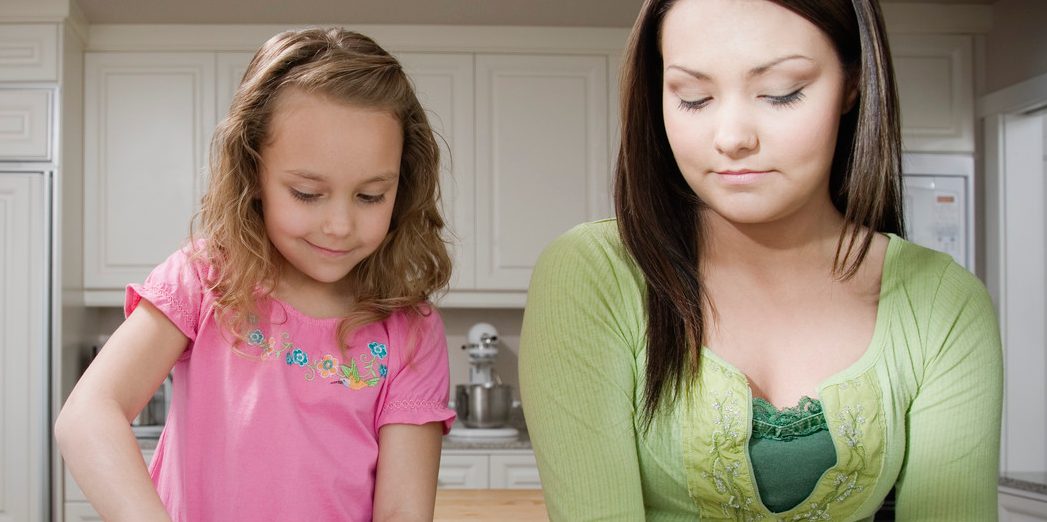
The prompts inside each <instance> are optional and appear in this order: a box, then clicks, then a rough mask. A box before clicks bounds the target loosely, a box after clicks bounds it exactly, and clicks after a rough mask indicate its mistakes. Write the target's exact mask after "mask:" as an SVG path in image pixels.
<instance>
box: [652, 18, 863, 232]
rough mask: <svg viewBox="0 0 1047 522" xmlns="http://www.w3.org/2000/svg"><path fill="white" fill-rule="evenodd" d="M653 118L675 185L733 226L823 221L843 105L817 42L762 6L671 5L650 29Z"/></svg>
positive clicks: (821, 40)
mask: <svg viewBox="0 0 1047 522" xmlns="http://www.w3.org/2000/svg"><path fill="white" fill-rule="evenodd" d="M661 51H662V58H663V66H664V69H663V75H664V82H663V89H662V112H663V116H664V119H665V131H666V134H667V135H668V138H669V145H670V146H671V147H672V151H673V155H674V156H675V158H676V162H677V164H678V165H679V167H680V171H681V172H682V173H683V176H684V178H685V179H686V180H687V184H688V185H690V187H691V189H692V190H694V192H695V193H696V194H697V195H698V196H699V197H700V198H701V200H702V201H703V202H704V203H705V204H706V205H707V206H708V207H709V208H711V209H712V210H713V211H714V212H716V213H717V214H719V215H720V216H722V217H723V218H724V219H726V220H728V221H731V222H735V223H739V224H743V223H744V224H756V223H771V222H776V221H779V220H782V219H785V218H788V217H790V216H793V215H795V214H796V213H797V212H798V211H801V210H803V211H804V212H808V211H810V212H825V211H826V210H829V211H831V208H832V203H831V200H830V197H829V188H828V187H829V171H830V167H831V164H832V157H833V150H834V148H835V144H836V133H837V128H838V126H839V122H840V117H841V116H842V115H843V113H844V112H846V109H847V108H848V106H849V105H850V104H851V102H852V101H853V97H852V96H847V95H846V92H847V91H848V89H847V87H846V85H847V82H846V81H845V75H844V71H843V67H842V65H841V64H840V60H839V58H838V57H837V55H836V52H835V50H834V48H833V45H832V42H831V41H830V40H829V37H828V36H827V35H826V34H824V33H823V32H822V31H821V30H819V29H818V28H817V27H816V26H814V25H813V24H812V23H811V22H808V21H807V20H806V19H804V18H803V17H801V16H799V15H797V14H795V13H793V12H792V11H789V10H788V9H785V8H784V7H781V6H779V5H777V4H774V3H772V2H769V1H766V0H678V1H677V2H676V3H675V4H674V5H673V6H672V8H671V9H670V10H669V12H668V13H666V16H665V19H664V21H663V23H662V28H661Z"/></svg>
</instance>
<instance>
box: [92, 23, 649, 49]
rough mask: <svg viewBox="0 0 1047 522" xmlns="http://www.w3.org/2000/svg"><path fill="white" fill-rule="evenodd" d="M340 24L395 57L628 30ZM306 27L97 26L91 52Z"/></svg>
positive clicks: (598, 39)
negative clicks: (392, 53) (370, 39)
mask: <svg viewBox="0 0 1047 522" xmlns="http://www.w3.org/2000/svg"><path fill="white" fill-rule="evenodd" d="M324 25H340V26H342V27H345V28H346V29H350V30H354V31H358V32H361V33H363V34H366V35H368V36H370V37H372V38H374V39H375V40H376V41H377V42H378V43H379V44H381V45H382V46H383V47H385V48H386V49H387V50H389V51H390V52H396V51H429V52H476V50H477V49H483V50H484V52H501V53H513V52H520V53H524V52H546V53H550V54H572V53H607V52H620V51H621V50H622V49H624V48H625V43H626V39H627V38H628V35H629V30H628V29H618V28H597V27H508V26H454V25H343V24H324ZM296 27H305V26H304V25H276V24H257V25H223V24H214V25H188V24H184V25H181V24H95V25H91V26H90V34H89V36H88V40H87V50H88V51H254V50H256V49H257V48H258V47H259V46H260V45H261V44H262V43H263V42H265V41H266V40H267V39H269V37H271V36H273V35H274V34H276V33H278V32H281V31H285V30H288V29H293V28H296Z"/></svg>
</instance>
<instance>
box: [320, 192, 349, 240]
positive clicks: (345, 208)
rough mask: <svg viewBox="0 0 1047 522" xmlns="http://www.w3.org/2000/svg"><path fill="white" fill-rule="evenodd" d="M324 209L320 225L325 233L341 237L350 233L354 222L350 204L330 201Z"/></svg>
mask: <svg viewBox="0 0 1047 522" xmlns="http://www.w3.org/2000/svg"><path fill="white" fill-rule="evenodd" d="M325 210H326V212H324V221H323V225H322V226H321V230H322V231H323V233H324V234H325V235H328V236H331V237H338V238H343V237H347V236H349V235H350V234H352V232H353V222H354V219H353V209H352V205H350V204H347V203H343V202H334V201H332V202H331V203H330V204H329V205H328V208H327V209H325Z"/></svg>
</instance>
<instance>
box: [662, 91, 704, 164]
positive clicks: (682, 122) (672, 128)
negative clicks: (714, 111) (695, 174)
mask: <svg viewBox="0 0 1047 522" xmlns="http://www.w3.org/2000/svg"><path fill="white" fill-rule="evenodd" d="M698 118H699V116H698V115H695V114H691V113H685V112H683V111H680V110H679V109H677V108H675V107H670V108H666V110H665V111H663V119H664V121H665V136H666V138H668V140H669V148H670V149H672V152H673V157H675V158H676V163H677V164H678V165H679V166H680V169H681V170H683V171H684V172H685V173H686V171H688V170H689V168H690V167H691V166H692V165H693V164H694V163H696V162H700V161H702V150H703V148H702V145H703V144H704V143H708V140H707V138H706V137H705V131H704V129H703V128H702V127H701V125H700V122H699V120H698Z"/></svg>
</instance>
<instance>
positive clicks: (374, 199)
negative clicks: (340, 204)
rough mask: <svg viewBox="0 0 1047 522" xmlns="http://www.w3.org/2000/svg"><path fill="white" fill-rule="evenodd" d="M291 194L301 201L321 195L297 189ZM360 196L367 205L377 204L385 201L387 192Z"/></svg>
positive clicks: (313, 199)
mask: <svg viewBox="0 0 1047 522" xmlns="http://www.w3.org/2000/svg"><path fill="white" fill-rule="evenodd" d="M291 195H292V196H294V198H295V199H297V200H299V201H304V202H306V203H312V202H314V201H316V199H317V198H319V197H320V195H319V194H309V193H306V192H301V191H298V190H295V189H291ZM358 197H359V198H360V201H361V202H362V203H363V204H365V205H377V204H379V203H381V202H383V201H385V194H379V195H377V196H372V195H370V194H360V195H359V196H358Z"/></svg>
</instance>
